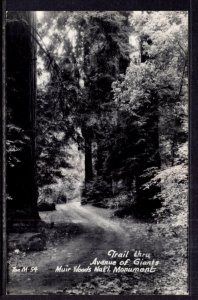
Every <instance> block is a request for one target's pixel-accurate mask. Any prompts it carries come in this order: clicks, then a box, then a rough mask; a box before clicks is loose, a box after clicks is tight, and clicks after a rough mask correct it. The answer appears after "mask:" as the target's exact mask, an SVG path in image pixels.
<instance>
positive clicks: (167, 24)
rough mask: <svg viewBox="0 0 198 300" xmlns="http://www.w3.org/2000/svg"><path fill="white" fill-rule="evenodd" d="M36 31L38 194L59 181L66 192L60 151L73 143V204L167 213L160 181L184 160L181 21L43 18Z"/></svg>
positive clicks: (177, 17) (113, 15) (122, 16)
mask: <svg viewBox="0 0 198 300" xmlns="http://www.w3.org/2000/svg"><path fill="white" fill-rule="evenodd" d="M37 30H38V32H39V36H40V39H41V40H40V43H42V42H43V43H42V45H45V48H44V46H42V47H38V51H39V52H38V60H39V64H38V76H39V82H40V85H39V89H38V96H37V97H38V98H37V99H38V103H37V126H38V128H37V130H38V131H37V146H38V147H37V157H38V160H37V167H38V177H37V182H38V186H39V187H41V188H42V187H43V186H45V185H46V186H47V185H50V184H54V183H55V182H56V181H57V179H58V180H59V182H60V178H64V184H63V185H65V184H67V182H69V183H68V184H69V185H70V187H71V183H70V181H71V180H75V178H74V177H75V176H70V171H69V169H70V168H71V167H72V166H71V162H69V158H68V156H70V155H71V154H69V147H70V146H71V144H72V143H77V145H78V148H79V151H81V152H82V153H83V154H84V160H85V165H84V167H83V166H82V167H81V169H82V171H81V172H85V175H84V177H85V178H84V183H85V184H84V186H83V187H82V195H83V197H82V203H92V204H94V205H98V206H103V207H105V206H109V205H110V206H116V207H118V208H119V213H120V214H122V215H125V214H134V213H135V214H138V215H140V216H147V217H148V216H151V215H152V214H153V213H154V212H155V210H156V209H160V207H161V209H163V208H162V205H163V207H164V206H166V208H165V207H164V209H165V210H167V212H168V211H169V210H171V208H170V207H169V205H171V203H166V204H165V199H163V197H162V193H163V189H162V184H163V183H162V182H163V180H164V178H163V177H164V176H167V175H168V174H167V172H170V175H171V174H172V172H173V170H174V167H176V166H179V165H180V166H181V171H182V169H183V167H182V166H183V165H184V164H185V163H186V162H187V128H188V121H187V114H188V106H187V101H188V81H187V78H188V74H187V72H188V67H187V63H188V52H187V46H188V45H187V34H188V32H187V15H186V13H181V12H178V13H175V12H167V13H164V12H162V13H158V12H134V13H124V12H123V13H122V12H120V13H118V12H110V13H107V12H105V13H104V12H91V13H86V14H85V13H73V14H71V13H65V12H61V13H60V12H53V13H51V14H49V13H48V14H46V15H43V18H42V19H41V21H40V23H39V24H38V28H37ZM96 37H97V38H96ZM41 41H42V42H41ZM57 45H59V46H58V47H57ZM43 48H44V49H43ZM46 49H47V50H46ZM66 145H68V146H66ZM83 168H84V170H83ZM66 170H68V171H66ZM165 170H166V172H165ZM181 173H182V172H181ZM165 174H166V175H165ZM59 185H60V183H59ZM74 185H75V184H74ZM62 189H63V193H64V188H62ZM65 190H66V189H65ZM48 192H49V190H48ZM65 192H66V191H65ZM65 196H67V195H65ZM166 201H167V199H166Z"/></svg>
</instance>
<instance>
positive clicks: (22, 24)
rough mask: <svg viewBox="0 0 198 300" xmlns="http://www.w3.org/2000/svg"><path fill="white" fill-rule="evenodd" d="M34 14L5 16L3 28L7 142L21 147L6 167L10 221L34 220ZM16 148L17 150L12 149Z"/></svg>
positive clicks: (24, 13) (15, 13)
mask: <svg viewBox="0 0 198 300" xmlns="http://www.w3.org/2000/svg"><path fill="white" fill-rule="evenodd" d="M34 28H35V13H33V12H9V13H8V17H7V27H6V31H7V33H6V67H7V111H8V114H7V124H8V127H9V125H11V126H12V127H13V130H9V129H8V130H7V139H9V140H11V141H12V142H13V143H14V144H16V145H17V143H19V144H20V142H21V141H22V144H21V148H20V150H19V151H18V153H17V154H16V155H17V160H18V161H17V162H16V163H15V164H14V166H13V167H11V166H10V165H9V164H8V167H7V191H8V194H9V195H10V196H11V198H12V199H13V200H10V201H8V216H9V215H10V216H11V218H12V221H14V220H16V219H20V220H27V219H28V220H36V219H38V218H39V217H38V212H37V188H36V182H35V105H36V45H35V41H34V35H35V32H34V30H35V29H34ZM16 147H17V146H16Z"/></svg>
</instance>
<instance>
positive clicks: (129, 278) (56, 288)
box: [7, 201, 187, 295]
mask: <svg viewBox="0 0 198 300" xmlns="http://www.w3.org/2000/svg"><path fill="white" fill-rule="evenodd" d="M40 216H41V219H42V220H43V221H45V222H47V223H52V222H53V223H54V224H53V228H51V229H50V228H49V229H48V232H47V236H48V238H47V245H46V249H44V250H43V251H32V252H25V251H16V249H15V250H14V251H11V252H10V253H9V284H8V291H7V293H8V294H26V295H27V294H35V295H37V294H66V295H88V294H90V295H91V294H99V295H105V294H106V295H108V294H109V295H110V294H114V295H117V294H187V279H186V274H187V265H186V259H185V258H183V257H181V256H180V248H181V245H180V240H179V239H178V237H177V236H175V237H172V238H171V239H170V237H167V236H166V235H165V236H163V235H162V232H163V230H161V227H163V226H166V224H161V225H160V224H158V225H157V224H154V223H150V224H148V223H147V222H143V221H139V220H136V219H134V218H131V217H130V218H124V219H120V218H117V217H114V216H113V210H110V209H103V208H97V207H93V206H90V205H85V206H81V205H80V202H79V201H73V202H70V203H68V204H59V205H57V206H56V210H55V211H52V212H42V213H40ZM68 229H69V230H68ZM109 250H116V251H118V252H123V251H129V252H130V254H129V258H131V261H132V260H133V259H134V257H133V254H134V251H135V250H140V251H141V252H142V253H143V252H144V253H145V252H146V253H149V254H150V256H151V260H152V259H155V260H158V261H159V266H157V267H156V268H157V269H156V272H154V273H147V274H146V273H113V272H110V273H108V272H107V273H103V272H93V268H92V271H91V272H72V271H69V272H61V273H60V272H55V270H56V268H57V266H67V265H68V267H70V268H71V269H73V267H74V266H78V265H81V268H87V267H88V266H90V263H91V262H93V260H94V259H95V258H97V259H98V260H108V261H109V260H116V261H117V262H118V265H119V261H120V259H119V260H118V259H117V258H116V259H113V258H112V259H110V258H109V257H108V255H107V252H108V251H109ZM123 260H126V259H123ZM14 266H16V267H26V266H28V267H29V266H32V267H38V271H37V272H36V273H35V272H32V273H30V272H28V273H26V272H24V273H23V272H16V273H15V272H12V268H13V267H14ZM94 267H95V266H94ZM111 268H112V266H111Z"/></svg>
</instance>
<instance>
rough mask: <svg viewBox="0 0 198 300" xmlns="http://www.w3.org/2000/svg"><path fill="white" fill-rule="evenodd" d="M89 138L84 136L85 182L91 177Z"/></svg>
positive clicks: (87, 182)
mask: <svg viewBox="0 0 198 300" xmlns="http://www.w3.org/2000/svg"><path fill="white" fill-rule="evenodd" d="M91 144H92V143H91V138H90V137H88V136H85V184H89V182H90V181H91V180H92V179H93V166H92V146H91Z"/></svg>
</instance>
